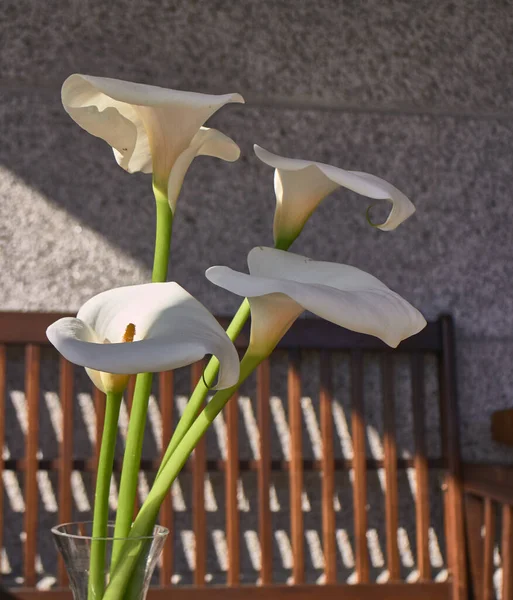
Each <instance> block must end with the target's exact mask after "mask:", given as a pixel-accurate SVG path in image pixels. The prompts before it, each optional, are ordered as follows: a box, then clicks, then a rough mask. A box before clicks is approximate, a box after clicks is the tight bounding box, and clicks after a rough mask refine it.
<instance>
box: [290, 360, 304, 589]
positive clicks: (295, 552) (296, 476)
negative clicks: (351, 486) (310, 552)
mask: <svg viewBox="0 0 513 600" xmlns="http://www.w3.org/2000/svg"><path fill="white" fill-rule="evenodd" d="M300 369H301V359H300V354H299V351H291V352H290V353H289V366H288V407H289V428H290V471H289V482H290V483H289V485H290V537H291V543H292V560H293V566H292V578H293V581H294V584H295V585H299V584H302V583H304V580H305V545H304V529H303V498H302V496H303V462H302V459H303V440H302V438H303V425H302V421H303V419H302V410H301V374H300Z"/></svg>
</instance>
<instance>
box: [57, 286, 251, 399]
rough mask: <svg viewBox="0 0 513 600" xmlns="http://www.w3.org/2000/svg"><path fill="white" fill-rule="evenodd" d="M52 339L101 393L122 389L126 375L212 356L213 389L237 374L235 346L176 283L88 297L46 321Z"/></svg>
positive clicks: (230, 381)
mask: <svg viewBox="0 0 513 600" xmlns="http://www.w3.org/2000/svg"><path fill="white" fill-rule="evenodd" d="M46 334H47V336H48V339H49V340H50V342H51V343H52V344H53V345H54V346H55V347H56V348H57V350H58V351H59V352H60V353H61V354H62V355H63V356H64V358H66V359H67V360H69V361H71V362H72V363H75V364H77V365H81V366H83V367H86V370H87V372H88V374H89V376H90V378H91V379H92V381H93V383H94V384H95V385H96V387H98V388H99V389H100V390H102V391H104V392H119V391H123V389H124V388H125V386H126V384H127V382H128V376H130V375H132V374H135V373H155V372H159V371H167V370H171V369H177V368H179V367H183V366H185V365H189V364H192V363H194V362H196V361H198V360H200V359H202V358H203V357H204V356H205V354H213V355H215V356H216V357H217V358H218V359H219V362H220V365H221V366H220V371H219V379H218V382H217V386H216V388H217V389H223V388H226V387H230V386H232V385H234V384H235V383H237V381H238V378H239V358H238V354H237V350H236V349H235V347H234V345H233V344H232V342H231V341H230V339H229V338H228V336H227V335H226V333H225V332H224V330H223V328H222V327H221V326H220V325H219V323H218V322H217V321H216V319H215V318H214V317H213V316H212V315H211V313H210V312H209V311H208V310H207V309H206V308H205V307H204V306H203V305H202V304H201V303H200V302H198V301H197V300H196V299H195V298H193V297H192V296H191V295H190V294H189V293H188V292H187V291H185V290H184V289H183V288H182V287H181V286H180V285H178V284H177V283H174V282H168V283H149V284H144V285H134V286H127V287H121V288H115V289H112V290H108V291H106V292H102V293H101V294H98V295H97V296H94V297H93V298H91V299H90V300H88V301H87V302H86V303H85V304H84V305H83V306H82V308H81V309H80V310H79V311H78V314H77V317H76V318H70V317H66V318H63V319H60V320H58V321H56V322H55V323H53V324H52V325H50V327H49V328H48V329H47V332H46Z"/></svg>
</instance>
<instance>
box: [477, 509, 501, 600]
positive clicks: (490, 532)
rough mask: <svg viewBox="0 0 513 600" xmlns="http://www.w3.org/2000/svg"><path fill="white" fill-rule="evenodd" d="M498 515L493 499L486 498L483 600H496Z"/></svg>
mask: <svg viewBox="0 0 513 600" xmlns="http://www.w3.org/2000/svg"><path fill="white" fill-rule="evenodd" d="M496 515H497V507H496V506H495V502H494V501H493V500H492V499H491V498H485V501H484V526H485V534H484V543H483V589H482V600H494V598H495V590H494V586H493V571H494V564H493V553H494V550H495V532H496ZM478 593H479V592H478ZM477 598H479V596H477Z"/></svg>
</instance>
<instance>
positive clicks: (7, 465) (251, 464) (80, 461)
mask: <svg viewBox="0 0 513 600" xmlns="http://www.w3.org/2000/svg"><path fill="white" fill-rule="evenodd" d="M301 462H302V469H303V471H309V472H315V471H319V472H320V471H322V460H312V459H309V458H304V459H303V460H302V461H301ZM259 463H260V461H259V460H254V459H239V472H246V471H258V470H259ZM333 463H334V467H335V471H351V470H352V469H353V461H352V460H351V459H345V458H335V460H334V461H333ZM37 464H38V470H39V471H58V470H59V459H58V458H42V459H40V460H38V461H37ZM443 464H444V460H443V459H440V458H434V459H430V460H429V461H428V465H429V468H430V469H440V468H442V467H443ZM121 466H122V461H121V459H119V458H118V459H116V460H114V463H113V471H114V472H115V473H118V472H119V471H120V470H121ZM159 466H160V457H158V458H144V459H142V460H141V470H142V471H147V472H149V473H151V472H156V471H157V470H158V468H159ZM205 466H206V470H207V471H209V472H210V471H212V472H219V473H223V472H224V471H225V469H226V464H225V461H224V460H222V459H217V458H216V459H209V460H207V461H206V462H205ZM384 466H385V462H384V461H383V460H375V459H373V458H368V459H367V460H366V461H365V468H366V469H367V471H375V470H377V469H383V468H384ZM413 466H414V464H413V460H412V459H402V458H398V459H397V468H398V469H410V468H413ZM72 469H73V471H81V472H83V473H96V470H97V467H96V459H95V458H74V459H73V461H72ZM25 470H26V463H25V459H24V458H6V459H5V460H4V471H16V472H18V473H24V472H25ZM192 470H193V466H192V462H186V463H185V465H184V467H183V471H185V472H187V471H192ZM289 470H290V463H289V461H288V460H278V459H273V460H271V463H270V471H272V472H275V473H283V472H288V471H289ZM468 485H469V488H468V489H469V491H471V492H472V493H474V491H473V490H474V485H475V486H476V493H477V495H482V493H481V491H482V488H483V484H482V483H476V482H473V481H472V482H469V484H468ZM485 485H486V486H487V487H488V484H485ZM509 490H510V488H509V487H508V488H506V489H504V490H502V494H501V493H500V492H499V489H498V488H497V489H494V493H497V495H498V496H499V497H497V498H496V497H495V496H494V497H493V499H494V500H497V501H498V502H503V500H501V498H505V497H506V496H507V497H508V498H509V499H511V495H509ZM485 495H486V494H485ZM508 501H509V500H508Z"/></svg>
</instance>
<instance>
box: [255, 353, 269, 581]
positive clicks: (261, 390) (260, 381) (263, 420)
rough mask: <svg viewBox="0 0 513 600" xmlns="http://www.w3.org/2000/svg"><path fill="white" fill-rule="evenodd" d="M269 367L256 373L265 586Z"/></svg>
mask: <svg viewBox="0 0 513 600" xmlns="http://www.w3.org/2000/svg"><path fill="white" fill-rule="evenodd" d="M270 387H271V382H270V367H269V359H265V360H264V361H263V362H262V363H261V364H260V366H259V367H258V370H257V411H258V433H259V437H260V446H259V449H260V460H259V461H258V506H259V513H258V530H259V537H260V548H261V550H260V555H261V563H260V580H261V583H262V585H268V584H270V583H272V568H273V546H272V521H271V507H270V504H269V487H270V482H271V435H270V414H269V402H270Z"/></svg>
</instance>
